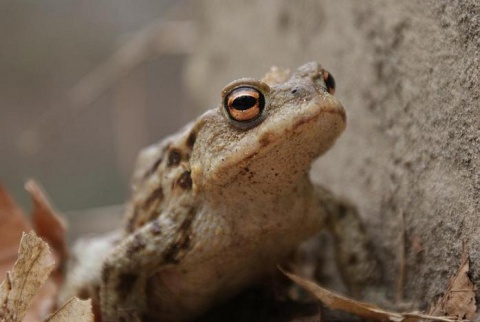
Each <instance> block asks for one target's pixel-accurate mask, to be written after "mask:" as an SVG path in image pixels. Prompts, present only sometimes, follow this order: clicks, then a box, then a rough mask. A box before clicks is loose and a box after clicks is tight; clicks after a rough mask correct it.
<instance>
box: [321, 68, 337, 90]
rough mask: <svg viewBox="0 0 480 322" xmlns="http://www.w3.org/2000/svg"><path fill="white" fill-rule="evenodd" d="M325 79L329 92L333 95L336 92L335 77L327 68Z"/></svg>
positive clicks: (324, 71) (324, 74) (324, 73)
mask: <svg viewBox="0 0 480 322" xmlns="http://www.w3.org/2000/svg"><path fill="white" fill-rule="evenodd" d="M323 81H324V82H325V86H327V92H328V93H330V94H332V95H333V94H335V78H333V76H332V74H330V73H329V72H328V71H326V70H323Z"/></svg>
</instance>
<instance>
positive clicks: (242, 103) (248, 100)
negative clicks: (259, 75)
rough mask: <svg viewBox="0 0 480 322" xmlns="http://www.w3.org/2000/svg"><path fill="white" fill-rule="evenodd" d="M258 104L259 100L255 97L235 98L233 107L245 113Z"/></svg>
mask: <svg viewBox="0 0 480 322" xmlns="http://www.w3.org/2000/svg"><path fill="white" fill-rule="evenodd" d="M255 104H257V99H256V98H255V97H253V96H249V95H244V96H239V97H237V98H235V99H234V100H233V102H232V107H233V108H234V109H236V110H240V111H244V110H248V109H249V108H252V107H253V106H255Z"/></svg>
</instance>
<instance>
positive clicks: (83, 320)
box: [45, 297, 94, 322]
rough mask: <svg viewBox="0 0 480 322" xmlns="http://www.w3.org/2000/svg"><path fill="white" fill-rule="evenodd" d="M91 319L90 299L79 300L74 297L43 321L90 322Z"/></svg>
mask: <svg viewBox="0 0 480 322" xmlns="http://www.w3.org/2000/svg"><path fill="white" fill-rule="evenodd" d="M93 319H94V317H93V313H92V300H85V301H81V300H79V299H78V298H76V297H74V298H72V299H71V300H69V301H68V302H67V303H65V304H64V305H63V306H62V307H61V308H59V309H58V311H57V312H55V313H53V314H52V315H50V316H49V317H48V318H47V319H46V320H45V322H68V321H75V322H76V321H78V322H92V321H93Z"/></svg>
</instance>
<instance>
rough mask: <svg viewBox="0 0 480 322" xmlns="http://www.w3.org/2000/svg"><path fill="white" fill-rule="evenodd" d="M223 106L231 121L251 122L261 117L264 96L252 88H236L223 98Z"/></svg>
mask: <svg viewBox="0 0 480 322" xmlns="http://www.w3.org/2000/svg"><path fill="white" fill-rule="evenodd" d="M223 105H224V107H225V110H226V111H227V112H228V115H229V116H230V118H232V119H233V120H235V121H237V122H251V121H253V120H255V119H257V118H258V117H260V116H261V115H262V112H263V110H264V108H265V96H264V95H263V94H262V93H261V92H260V91H259V90H258V89H256V88H254V87H250V86H242V87H237V88H235V89H234V90H232V91H231V92H230V93H229V94H228V95H227V96H226V97H225V101H224V103H223Z"/></svg>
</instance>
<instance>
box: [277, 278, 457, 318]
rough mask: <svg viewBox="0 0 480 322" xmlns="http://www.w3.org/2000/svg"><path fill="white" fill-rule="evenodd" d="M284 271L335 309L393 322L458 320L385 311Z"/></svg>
mask: <svg viewBox="0 0 480 322" xmlns="http://www.w3.org/2000/svg"><path fill="white" fill-rule="evenodd" d="M282 272H283V273H284V274H285V275H287V276H288V277H289V278H290V279H291V280H292V281H294V282H295V283H297V284H298V285H300V286H301V287H303V288H305V289H306V290H307V291H309V292H310V293H312V294H313V295H314V296H315V297H316V298H317V299H319V300H320V301H321V302H322V303H323V304H325V305H326V306H327V307H329V308H330V309H333V310H341V311H344V312H348V313H351V314H355V315H357V316H360V317H362V318H365V319H370V320H374V321H392V322H407V321H408V322H414V321H419V320H422V319H428V320H432V321H443V322H453V321H457V320H454V319H451V318H449V317H438V316H431V315H426V314H421V313H417V312H411V313H397V312H390V311H385V310H383V309H381V308H379V307H378V306H376V305H372V304H369V303H364V302H359V301H355V300H353V299H350V298H348V297H345V296H342V295H339V294H335V293H333V292H331V291H329V290H327V289H325V288H323V287H320V286H318V285H317V284H315V283H313V282H311V281H308V280H305V279H303V278H301V277H298V276H296V275H294V274H290V273H287V272H284V271H283V270H282Z"/></svg>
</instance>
